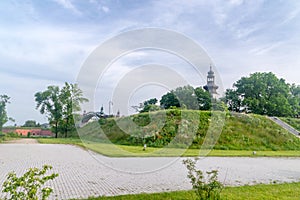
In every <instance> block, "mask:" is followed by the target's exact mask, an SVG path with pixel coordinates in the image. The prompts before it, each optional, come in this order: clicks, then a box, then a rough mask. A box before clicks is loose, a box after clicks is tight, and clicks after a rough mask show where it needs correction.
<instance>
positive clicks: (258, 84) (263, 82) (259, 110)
mask: <svg viewBox="0 0 300 200" xmlns="http://www.w3.org/2000/svg"><path fill="white" fill-rule="evenodd" d="M234 87H235V89H227V90H226V97H225V100H226V103H227V104H228V106H229V109H230V110H232V111H241V110H242V109H241V108H244V109H246V111H251V112H253V113H255V114H260V115H270V116H293V115H295V114H296V113H295V109H296V110H298V112H299V101H297V100H296V99H295V98H294V97H295V96H296V95H293V93H295V94H298V89H297V88H296V87H295V86H294V88H290V86H289V84H287V83H285V80H284V79H278V78H277V77H276V76H275V74H273V73H271V72H269V73H265V72H264V73H260V72H256V73H254V74H251V75H250V76H249V77H242V78H241V79H240V80H238V81H237V82H236V83H235V84H234ZM299 91H300V89H299ZM293 96H294V97H293ZM298 100H299V98H298ZM297 105H298V107H297Z"/></svg>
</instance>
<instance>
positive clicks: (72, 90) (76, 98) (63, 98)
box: [35, 83, 88, 138]
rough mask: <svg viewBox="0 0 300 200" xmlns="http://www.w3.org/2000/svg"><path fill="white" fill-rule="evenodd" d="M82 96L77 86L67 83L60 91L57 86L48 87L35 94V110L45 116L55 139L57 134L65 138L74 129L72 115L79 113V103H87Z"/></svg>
mask: <svg viewBox="0 0 300 200" xmlns="http://www.w3.org/2000/svg"><path fill="white" fill-rule="evenodd" d="M82 96H83V93H82V91H81V90H80V89H79V88H78V85H77V84H69V83H65V85H64V87H63V88H62V89H59V87H58V86H48V88H47V90H46V91H44V92H38V93H36V94H35V101H36V102H37V107H36V108H37V109H40V112H41V113H42V114H46V115H47V117H48V120H49V122H50V125H51V126H52V127H53V129H54V133H55V137H56V138H57V136H58V132H62V133H64V135H65V137H67V136H68V132H69V131H71V130H73V129H74V128H75V123H74V117H73V114H75V112H77V111H80V104H81V103H83V102H86V101H88V100H87V99H86V98H83V97H82Z"/></svg>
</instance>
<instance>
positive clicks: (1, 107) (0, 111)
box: [0, 95, 10, 131]
mask: <svg viewBox="0 0 300 200" xmlns="http://www.w3.org/2000/svg"><path fill="white" fill-rule="evenodd" d="M9 99H10V97H9V96H7V95H0V131H2V127H3V125H4V124H5V123H6V122H7V121H8V120H9V118H8V117H7V113H6V105H7V104H8V103H10V102H9Z"/></svg>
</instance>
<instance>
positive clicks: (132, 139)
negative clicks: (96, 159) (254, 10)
mask: <svg viewBox="0 0 300 200" xmlns="http://www.w3.org/2000/svg"><path fill="white" fill-rule="evenodd" d="M150 115H151V117H149V114H147V113H143V114H137V115H133V116H128V117H123V118H119V119H102V120H100V123H98V122H93V123H90V124H87V125H86V126H84V127H83V128H81V129H79V134H80V136H81V137H83V138H85V139H86V140H91V141H98V140H99V141H103V140H105V139H107V138H108V140H109V141H111V142H113V143H115V144H123V145H133V146H137V145H142V143H143V139H142V138H143V135H146V136H147V137H146V143H147V145H148V146H151V147H163V146H166V145H167V144H168V143H169V142H170V141H172V142H173V141H174V137H175V136H177V135H179V144H178V145H177V147H180V146H181V145H182V144H184V134H190V133H191V132H192V131H190V129H193V130H194V129H195V130H196V134H195V137H194V141H193V144H192V146H191V148H196V149H199V148H200V147H201V145H202V144H203V141H204V139H205V138H206V136H207V133H208V130H209V127H210V125H212V126H215V124H216V123H211V121H212V120H211V118H212V115H211V113H210V112H208V111H191V110H182V111H176V112H175V111H174V110H167V111H166V114H165V115H164V114H163V111H158V112H153V113H151V114H150ZM182 116H185V121H188V123H189V125H188V130H187V131H183V133H179V132H180V131H179V130H180V129H179V126H180V124H181V123H182V119H181V118H183V117H182ZM151 119H152V120H154V121H151ZM224 120H225V121H224V126H223V127H222V132H221V135H220V137H219V138H218V140H217V141H216V144H215V145H214V149H215V150H248V151H288V150H296V151H300V139H299V138H296V137H294V135H292V134H291V133H289V132H288V131H287V130H285V129H283V128H282V127H280V126H279V125H277V124H276V123H274V122H273V121H271V120H269V119H268V118H267V117H265V116H260V115H254V114H247V115H246V114H238V113H227V114H226V116H225V118H224ZM130 122H134V123H130ZM132 124H136V125H132ZM217 130H218V127H217V128H215V129H213V130H212V133H213V134H217ZM180 134H182V135H183V137H180V136H181V135H180ZM175 146H176V144H175Z"/></svg>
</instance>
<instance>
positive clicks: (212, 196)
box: [183, 159, 223, 200]
mask: <svg viewBox="0 0 300 200" xmlns="http://www.w3.org/2000/svg"><path fill="white" fill-rule="evenodd" d="M183 164H184V165H185V166H186V168H187V170H188V175H187V177H188V178H189V179H190V182H191V184H192V186H193V189H194V191H195V193H196V195H197V197H198V199H200V200H219V199H221V196H220V193H221V191H222V189H223V185H222V183H220V182H219V181H218V171H217V170H212V171H210V172H206V174H207V177H205V175H204V174H203V172H202V171H201V170H197V169H196V160H191V159H186V160H183Z"/></svg>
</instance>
